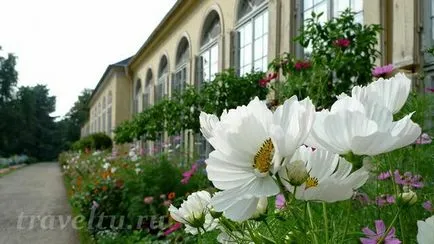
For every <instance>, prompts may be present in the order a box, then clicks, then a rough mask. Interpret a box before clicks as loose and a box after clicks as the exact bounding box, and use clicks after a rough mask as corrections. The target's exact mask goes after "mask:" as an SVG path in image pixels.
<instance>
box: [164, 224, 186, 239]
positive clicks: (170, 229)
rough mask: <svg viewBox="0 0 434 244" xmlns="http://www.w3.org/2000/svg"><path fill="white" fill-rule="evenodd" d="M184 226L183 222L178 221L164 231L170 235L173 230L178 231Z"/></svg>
mask: <svg viewBox="0 0 434 244" xmlns="http://www.w3.org/2000/svg"><path fill="white" fill-rule="evenodd" d="M181 227H182V224H181V223H179V222H176V223H175V224H173V225H172V226H170V227H169V228H168V229H167V230H165V231H164V235H165V236H167V235H170V234H172V233H173V232H175V231H177V230H178V229H180V228H181Z"/></svg>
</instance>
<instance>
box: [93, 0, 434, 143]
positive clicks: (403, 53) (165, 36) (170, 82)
mask: <svg viewBox="0 0 434 244" xmlns="http://www.w3.org/2000/svg"><path fill="white" fill-rule="evenodd" d="M346 8H351V9H352V11H353V12H356V16H355V17H356V21H358V22H360V23H363V24H380V25H381V26H382V27H383V30H382V32H381V34H380V36H379V37H378V38H379V40H378V41H379V42H378V43H379V44H378V47H377V48H378V50H379V51H380V53H381V57H380V58H379V59H378V60H377V64H378V65H385V64H393V65H394V66H395V68H397V69H401V70H402V71H405V72H407V73H408V74H410V75H411V74H415V73H416V72H421V71H424V72H425V73H426V74H427V75H426V78H425V85H427V86H431V87H432V86H434V58H433V57H432V56H430V55H427V54H426V53H423V50H425V49H427V48H429V47H431V46H434V34H433V33H434V32H433V27H432V26H433V24H434V4H433V3H432V1H430V0H422V1H419V0H201V1H197V0H178V1H177V2H176V3H175V4H174V6H173V7H172V9H171V10H170V11H169V13H168V14H167V15H166V16H165V17H164V19H163V20H162V21H161V23H160V24H159V25H158V26H157V28H156V29H155V30H154V31H153V33H152V34H151V35H150V37H149V38H148V39H147V40H146V42H145V43H144V44H143V45H142V46H141V47H140V49H139V50H138V52H137V53H136V54H135V55H134V56H133V57H132V58H131V59H129V60H128V61H127V64H126V65H125V66H124V68H123V69H119V70H118V71H115V70H113V71H112V73H111V76H110V75H106V74H104V76H103V79H102V80H104V81H103V82H102V83H103V85H100V84H98V86H97V88H96V90H95V91H94V93H95V94H93V96H92V99H91V116H90V120H89V125H88V128H89V132H90V133H93V132H97V131H107V132H108V133H109V134H110V130H109V129H113V127H114V126H116V125H117V124H118V122H119V121H121V120H124V119H129V118H132V117H133V116H134V115H135V114H137V113H140V112H141V111H143V110H144V109H146V108H149V107H150V106H152V105H153V104H155V103H157V102H158V101H160V100H161V99H162V98H163V97H170V96H171V94H172V93H174V92H176V91H180V90H182V89H183V87H184V86H185V85H186V84H190V85H196V86H199V85H200V84H201V83H203V82H209V81H210V80H212V79H213V77H214V75H215V73H217V72H220V71H222V70H224V69H227V68H234V69H235V70H236V71H237V72H238V73H239V74H240V75H242V74H244V73H247V72H250V71H252V70H262V71H266V70H267V65H268V63H269V62H271V61H272V60H273V59H274V58H275V57H276V56H278V55H280V54H282V53H284V52H290V53H293V54H296V55H298V56H299V57H302V56H303V55H305V54H306V52H309V49H303V48H301V47H300V46H298V45H297V44H296V43H295V42H293V41H292V40H293V38H294V37H296V36H297V35H298V30H299V29H300V28H301V27H302V26H303V22H304V21H305V20H306V19H307V18H309V17H310V16H311V12H316V13H319V12H323V13H324V14H323V15H322V17H321V20H322V21H327V20H329V19H331V18H333V17H337V16H339V14H340V12H342V11H343V10H345V9H346ZM109 67H110V66H109ZM106 72H107V71H106ZM122 72H124V73H122ZM121 73H122V74H121ZM106 76H107V77H106ZM100 83H101V81H100ZM104 84H105V85H104ZM415 85H416V86H417V87H424V84H418V83H416V84H415ZM109 92H111V96H112V100H111V103H112V106H116V111H115V110H113V111H112V114H111V117H112V118H111V126H110V127H109V126H108V125H106V127H101V124H104V123H107V119H106V121H105V122H104V121H103V118H104V117H107V114H108V110H107V99H108V96H109ZM104 98H105V99H106V102H104ZM116 98H118V99H116ZM119 98H121V99H119ZM100 104H101V105H100ZM104 104H105V105H104ZM117 108H119V110H118V109H117ZM104 115H105V116H104ZM100 121H101V122H100ZM179 136H180V137H181V138H183V140H184V142H183V145H185V147H186V148H187V147H189V146H192V145H193V144H200V145H202V146H199V147H201V149H200V150H202V151H204V150H205V151H206V150H208V149H207V146H206V145H205V144H204V142H203V138H200V136H198V135H196V136H194V135H191V133H190V134H189V132H183V133H182V134H181V135H179ZM192 138H195V140H193V139H192ZM168 139H169V138H167V135H161V138H160V139H159V143H160V144H161V143H163V141H166V142H167V140H168ZM195 142H196V143H195ZM144 145H146V146H147V147H151V146H152V144H149V143H145V144H144Z"/></svg>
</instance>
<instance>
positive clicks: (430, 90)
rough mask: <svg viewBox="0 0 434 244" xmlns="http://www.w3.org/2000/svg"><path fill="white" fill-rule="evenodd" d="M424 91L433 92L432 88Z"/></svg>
mask: <svg viewBox="0 0 434 244" xmlns="http://www.w3.org/2000/svg"><path fill="white" fill-rule="evenodd" d="M425 89H426V91H429V92H434V88H425Z"/></svg>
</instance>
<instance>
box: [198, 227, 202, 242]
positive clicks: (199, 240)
mask: <svg viewBox="0 0 434 244" xmlns="http://www.w3.org/2000/svg"><path fill="white" fill-rule="evenodd" d="M197 243H199V244H202V234H201V233H200V229H199V228H197Z"/></svg>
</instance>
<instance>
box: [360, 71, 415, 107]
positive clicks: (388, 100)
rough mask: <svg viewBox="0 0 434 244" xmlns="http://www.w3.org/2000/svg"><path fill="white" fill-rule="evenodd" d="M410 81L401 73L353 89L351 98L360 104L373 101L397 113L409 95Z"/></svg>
mask: <svg viewBox="0 0 434 244" xmlns="http://www.w3.org/2000/svg"><path fill="white" fill-rule="evenodd" d="M410 89H411V80H410V79H409V78H407V77H406V76H405V75H404V74H403V73H398V74H397V75H395V76H394V77H392V78H390V79H382V78H380V79H378V80H376V81H374V82H372V83H371V84H369V85H368V86H366V87H354V88H353V90H352V96H353V97H355V98H357V99H358V100H360V101H361V102H362V103H364V104H365V103H366V102H367V101H371V102H372V101H373V102H375V103H378V104H381V105H382V106H385V107H386V108H387V109H388V110H389V111H390V112H392V113H393V114H395V113H397V112H398V111H399V110H400V109H401V108H402V107H403V106H404V104H405V102H406V101H407V98H408V95H409V94H410Z"/></svg>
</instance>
